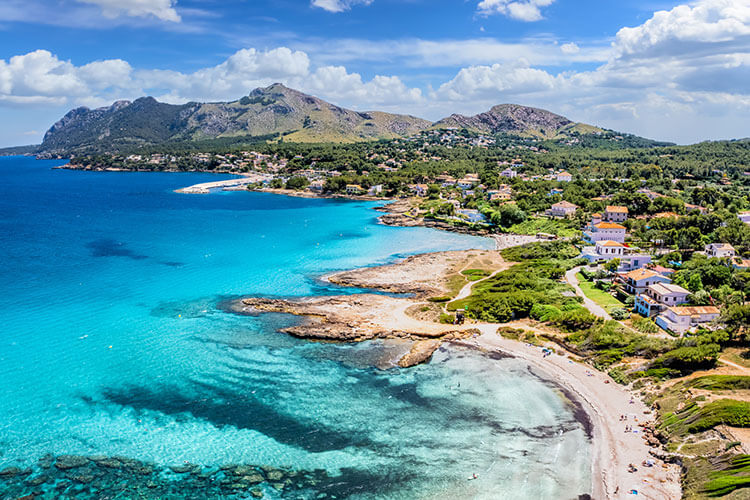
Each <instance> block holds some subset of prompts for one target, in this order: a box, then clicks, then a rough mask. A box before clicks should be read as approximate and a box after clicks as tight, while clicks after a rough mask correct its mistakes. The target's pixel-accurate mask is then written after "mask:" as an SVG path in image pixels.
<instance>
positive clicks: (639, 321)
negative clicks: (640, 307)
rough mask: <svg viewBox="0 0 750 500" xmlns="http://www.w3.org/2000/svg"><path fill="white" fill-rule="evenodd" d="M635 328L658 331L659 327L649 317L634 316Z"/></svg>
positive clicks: (644, 331)
mask: <svg viewBox="0 0 750 500" xmlns="http://www.w3.org/2000/svg"><path fill="white" fill-rule="evenodd" d="M633 328H635V329H636V330H638V331H639V332H643V333H658V332H659V327H658V326H656V323H654V322H653V321H652V320H651V319H649V318H644V317H642V316H638V315H635V316H633Z"/></svg>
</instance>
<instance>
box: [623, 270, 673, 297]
mask: <svg viewBox="0 0 750 500" xmlns="http://www.w3.org/2000/svg"><path fill="white" fill-rule="evenodd" d="M620 278H621V279H622V281H623V282H624V283H625V289H626V290H627V292H628V293H632V294H641V293H643V292H644V291H645V290H646V288H648V287H649V286H650V285H655V284H656V283H671V282H672V280H671V279H669V278H667V277H666V276H662V275H661V274H659V273H657V272H654V271H652V270H651V269H645V268H642V269H635V270H633V271H630V272H629V273H626V274H622V275H620Z"/></svg>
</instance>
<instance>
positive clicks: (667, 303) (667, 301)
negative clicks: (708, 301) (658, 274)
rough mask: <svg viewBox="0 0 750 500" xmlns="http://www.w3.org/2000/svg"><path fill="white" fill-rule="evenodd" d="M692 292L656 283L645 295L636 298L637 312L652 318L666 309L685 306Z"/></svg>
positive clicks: (676, 286)
mask: <svg viewBox="0 0 750 500" xmlns="http://www.w3.org/2000/svg"><path fill="white" fill-rule="evenodd" d="M689 296H690V291H688V290H685V289H684V288H682V287H681V286H679V285H675V284H673V283H655V284H653V285H649V286H647V287H646V291H645V293H642V294H640V295H638V296H636V298H635V310H636V312H637V313H638V314H640V315H641V316H645V317H647V318H648V317H650V316H652V315H654V314H656V313H658V312H660V311H662V310H663V309H665V308H666V307H671V306H676V305H680V304H685V303H686V302H687V301H688V297H689Z"/></svg>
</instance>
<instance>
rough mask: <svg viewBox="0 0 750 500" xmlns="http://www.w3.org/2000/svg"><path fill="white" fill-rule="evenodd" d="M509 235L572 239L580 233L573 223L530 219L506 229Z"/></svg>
mask: <svg viewBox="0 0 750 500" xmlns="http://www.w3.org/2000/svg"><path fill="white" fill-rule="evenodd" d="M507 231H508V232H509V233H513V234H528V235H535V234H538V233H547V234H554V235H556V236H558V237H560V238H573V237H576V236H578V235H579V234H580V233H581V230H580V228H579V226H577V225H576V222H575V221H570V220H564V219H549V218H547V217H531V218H529V219H527V220H525V221H523V222H520V223H517V224H513V225H512V226H510V227H508V228H507Z"/></svg>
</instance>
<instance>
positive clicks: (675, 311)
mask: <svg viewBox="0 0 750 500" xmlns="http://www.w3.org/2000/svg"><path fill="white" fill-rule="evenodd" d="M718 317H719V308H718V307H715V306H700V307H691V306H680V307H668V308H667V309H666V310H665V311H664V312H663V313H662V314H660V315H659V316H657V317H656V324H657V325H659V326H660V327H662V328H664V329H665V330H670V331H672V332H675V333H679V334H683V333H685V332H687V331H688V330H690V329H691V328H695V327H697V326H698V325H701V324H706V323H710V322H711V321H714V320H716V319H717V318H718Z"/></svg>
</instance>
